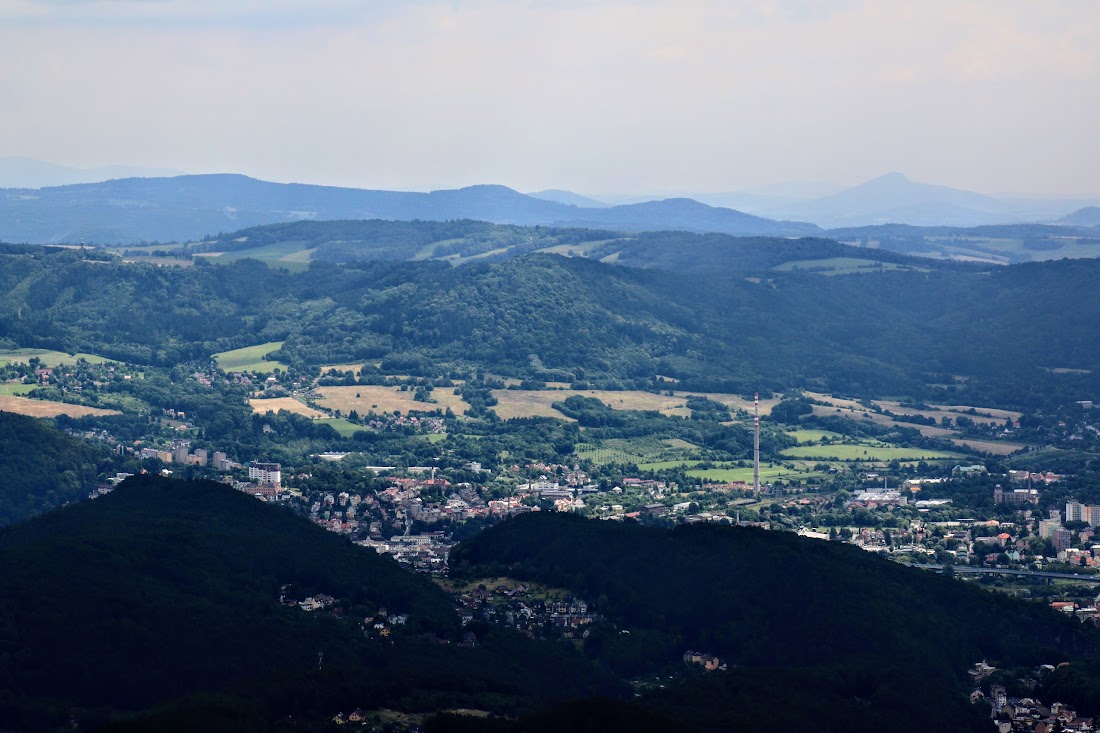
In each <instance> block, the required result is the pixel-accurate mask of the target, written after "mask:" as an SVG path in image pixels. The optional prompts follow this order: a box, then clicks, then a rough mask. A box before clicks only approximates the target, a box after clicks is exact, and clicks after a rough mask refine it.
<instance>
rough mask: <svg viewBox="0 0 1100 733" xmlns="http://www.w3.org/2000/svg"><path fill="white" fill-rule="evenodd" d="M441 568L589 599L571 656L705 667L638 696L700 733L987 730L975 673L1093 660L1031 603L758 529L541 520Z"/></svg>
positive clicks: (511, 529) (1067, 628)
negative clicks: (988, 665)
mask: <svg viewBox="0 0 1100 733" xmlns="http://www.w3.org/2000/svg"><path fill="white" fill-rule="evenodd" d="M451 567H452V573H453V574H456V575H462V576H465V577H495V576H497V575H501V574H504V575H508V576H509V577H515V578H520V579H527V580H532V581H538V582H542V583H548V584H552V585H558V586H563V587H567V588H570V589H572V590H574V591H576V592H577V593H579V594H581V595H583V596H584V597H585V598H593V599H599V600H598V604H599V606H600V608H601V609H603V611H604V612H605V613H606V614H607V617H608V619H609V621H610V622H611V625H610V626H608V627H596V628H593V629H592V631H591V633H590V634H589V635H588V636H587V638H586V640H585V642H584V647H585V652H586V654H588V655H589V656H591V657H592V658H593V659H596V660H599V661H601V662H602V663H604V664H606V665H608V666H610V667H611V668H614V669H618V670H620V671H622V672H624V673H628V674H634V675H639V676H641V675H644V674H645V673H649V674H650V675H653V674H658V673H659V672H660V670H662V669H668V668H670V667H675V666H676V665H678V664H680V656H681V655H682V654H683V652H684V650H687V649H693V650H696V651H700V652H707V653H710V654H714V655H717V656H718V657H719V658H720V659H721V660H723V661H724V662H725V663H726V664H727V665H728V668H729V669H728V671H727V672H725V673H712V674H710V675H700V676H699V677H698V678H696V679H689V680H687V681H685V682H682V683H678V684H675V685H671V684H670V686H669V687H668V688H667V689H664V690H654V691H652V692H651V693H649V694H648V695H646V696H643V698H642V699H641V702H642V704H644V705H646V706H652V707H653V708H654V709H656V710H659V711H661V712H663V713H665V714H666V715H668V716H669V717H670V718H671V719H674V720H679V721H685V722H690V723H691V724H692V725H693V726H698V728H697V729H703V730H711V729H713V730H723V729H728V727H729V726H731V725H735V724H737V721H740V724H741V725H745V726H746V729H754V728H755V727H756V725H759V726H763V727H767V726H768V725H774V726H776V727H777V729H786V728H788V727H790V728H792V729H802V728H803V727H804V726H805V727H806V728H807V729H809V728H812V729H814V730H823V731H824V730H837V731H840V730H867V731H871V730H882V729H889V730H914V731H915V730H941V731H950V730H983V729H985V726H986V725H988V723H987V722H983V721H982V720H981V719H980V715H979V714H978V713H977V711H976V710H975V709H974V708H972V707H971V706H970V705H969V704H968V703H967V702H966V701H965V694H966V693H967V692H968V691H969V689H970V688H969V686H968V678H967V675H966V670H967V668H968V667H969V666H970V665H972V664H973V663H974V662H975V661H977V660H980V659H983V658H984V659H988V660H990V661H991V662H992V663H995V664H1004V665H1009V666H1011V665H1020V666H1028V665H1036V664H1039V663H1041V662H1042V661H1043V660H1046V661H1047V662H1050V663H1057V661H1065V660H1068V659H1073V658H1091V657H1093V656H1095V654H1096V653H1097V652H1098V651H1100V634H1098V633H1097V632H1096V631H1095V630H1094V629H1089V628H1085V627H1082V626H1081V625H1080V624H1079V623H1078V622H1076V621H1075V620H1074V619H1071V618H1066V617H1065V616H1064V615H1062V614H1059V613H1057V612H1055V611H1053V610H1051V609H1049V608H1047V607H1045V606H1043V605H1040V604H1030V603H1027V602H1023V601H1019V600H1016V599H1012V598H1008V597H1006V596H1003V595H996V594H992V593H989V592H987V591H984V590H981V589H979V588H976V587H972V586H968V585H966V584H964V583H962V582H959V581H956V580H953V579H950V578H944V577H942V576H938V575H934V574H931V573H928V572H925V571H920V570H915V569H910V568H906V567H903V566H900V565H898V564H895V563H892V562H890V561H888V560H885V559H882V558H879V557H877V556H874V555H872V554H870V553H866V552H864V551H862V550H860V549H858V548H856V547H853V546H851V545H842V544H838V543H828V542H823V541H819V540H810V539H804V538H801V537H798V536H795V535H793V534H788V533H776V532H767V531H764V530H759V529H744V528H731V527H719V526H709V525H694V526H680V527H677V528H675V529H659V528H651V527H645V526H642V525H639V524H635V523H625V524H620V523H616V522H606V521H603V522H601V521H597V520H586V519H580V518H578V517H574V516H567V515H561V514H549V513H537V514H530V515H524V516H520V517H517V518H516V519H514V520H510V521H508V522H506V523H503V524H500V525H497V526H495V527H492V528H489V529H487V530H486V531H484V532H483V533H481V534H480V535H478V536H476V537H474V538H473V539H471V540H467V541H465V542H463V543H462V544H460V545H459V546H458V547H457V548H455V550H454V551H453V552H452V555H451ZM625 632H629V633H625ZM916 660H919V663H917V664H916V665H914V662H916ZM754 702H755V704H753V703H754ZM811 720H812V721H813V723H812V724H808V723H807V721H811ZM754 724H756V725H754Z"/></svg>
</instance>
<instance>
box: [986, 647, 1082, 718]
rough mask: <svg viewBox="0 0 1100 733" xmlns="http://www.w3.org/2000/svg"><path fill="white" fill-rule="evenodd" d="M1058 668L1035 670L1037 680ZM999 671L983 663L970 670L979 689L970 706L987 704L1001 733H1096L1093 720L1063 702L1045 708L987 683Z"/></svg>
mask: <svg viewBox="0 0 1100 733" xmlns="http://www.w3.org/2000/svg"><path fill="white" fill-rule="evenodd" d="M1054 670H1055V667H1054V666H1053V665H1050V664H1044V665H1042V666H1040V667H1039V668H1038V669H1037V670H1036V676H1037V677H1042V676H1044V675H1047V674H1050V673H1052V672H1054ZM996 671H997V668H996V667H993V666H991V665H989V664H986V662H985V661H984V660H983V661H981V662H978V663H977V664H975V665H974V666H973V668H971V670H970V672H969V674H970V678H971V680H972V681H973V682H974V684H975V685H976V686H975V688H974V690H973V692H971V693H970V702H972V703H975V704H977V703H979V702H983V701H985V702H988V703H989V705H990V716H991V717H992V718H993V722H994V724H995V725H996V726H997V731H998V733H1054V732H1055V731H1075V732H1076V733H1093V732H1094V731H1096V722H1095V720H1094V719H1093V718H1081V717H1078V715H1077V711H1075V710H1074V709H1073V708H1071V707H1070V706H1069V705H1065V704H1063V703H1060V702H1055V703H1052V704H1051V705H1046V704H1044V703H1043V702H1042V701H1041V700H1038V699H1036V698H1033V697H1009V696H1008V693H1007V690H1006V689H1005V687H1004V685H1000V684H996V683H988V680H989V677H990V676H991V675H992V674H993V673H994V672H996ZM983 688H984V689H983Z"/></svg>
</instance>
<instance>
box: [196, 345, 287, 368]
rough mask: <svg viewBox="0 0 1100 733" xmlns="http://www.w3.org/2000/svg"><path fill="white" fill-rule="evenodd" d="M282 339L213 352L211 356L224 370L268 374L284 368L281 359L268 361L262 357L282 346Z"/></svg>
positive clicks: (285, 366) (284, 365)
mask: <svg viewBox="0 0 1100 733" xmlns="http://www.w3.org/2000/svg"><path fill="white" fill-rule="evenodd" d="M282 346H283V342H282V341H270V342H268V343H266V344H258V345H256V346H246V347H244V348H243V349H233V350H232V351H223V352H221V353H220V354H214V356H213V358H214V360H215V361H216V362H218V367H219V368H220V369H221V370H222V371H225V372H257V373H259V374H270V373H271V372H273V371H275V370H276V369H281V370H284V371H285V370H286V369H287V365H286V364H283V363H282V362H281V361H268V360H265V359H264V357H265V356H267V355H268V354H270V353H271V352H272V351H276V350H278V349H280V348H282Z"/></svg>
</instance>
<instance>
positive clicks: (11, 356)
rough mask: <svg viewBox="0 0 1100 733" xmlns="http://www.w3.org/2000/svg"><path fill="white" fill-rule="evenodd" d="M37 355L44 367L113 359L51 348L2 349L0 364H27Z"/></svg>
mask: <svg viewBox="0 0 1100 733" xmlns="http://www.w3.org/2000/svg"><path fill="white" fill-rule="evenodd" d="M35 356H37V357H38V358H39V359H40V360H41V361H42V366H44V367H55V366H58V365H60V364H65V365H66V366H70V365H72V364H75V363H76V362H77V360H78V359H83V360H84V361H86V362H88V363H89V364H105V363H107V362H109V361H112V360H111V359H107V358H104V357H102V356H96V355H95V354H83V353H76V354H66V353H65V352H63V351H51V350H50V349H0V364H12V363H23V364H27V363H29V362H30V359H31V357H35Z"/></svg>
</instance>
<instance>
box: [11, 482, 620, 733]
mask: <svg viewBox="0 0 1100 733" xmlns="http://www.w3.org/2000/svg"><path fill="white" fill-rule="evenodd" d="M0 568H3V576H4V582H3V583H2V584H0V721H2V725H3V726H4V728H5V729H18V730H28V729H50V730H56V729H57V728H58V727H59V726H62V725H64V726H66V727H67V726H69V725H70V724H76V725H79V726H80V728H81V729H89V728H91V727H94V724H95V723H97V722H99V723H102V722H105V720H107V719H109V718H110V717H113V716H114V715H118V714H131V713H133V712H136V711H140V710H144V709H148V708H150V707H151V706H159V705H165V704H169V703H173V704H179V705H181V706H182V707H183V708H184V709H187V708H191V707H194V706H195V705H200V706H201V705H202V702H201V701H198V702H196V701H195V700H194V699H191V700H190V701H189V700H186V699H185V698H187V697H188V696H192V695H196V694H200V693H207V694H210V693H216V694H218V695H219V697H218V698H217V700H218V705H219V706H220V707H223V708H226V707H227V708H229V709H231V710H237V711H247V712H250V713H251V714H253V715H254V716H257V717H258V718H259V719H260V720H261V721H266V723H267V725H258V726H257V729H261V730H263V729H269V727H268V726H270V724H271V722H272V721H273V720H279V719H282V720H286V718H287V716H288V715H293V716H299V715H300V716H302V717H304V718H305V719H308V720H324V719H327V718H328V717H329V716H331V715H332V714H333V712H334V711H337V710H341V709H344V710H351V709H355V708H356V707H360V706H361V707H364V708H385V707H399V708H403V709H407V710H434V709H441V708H447V707H453V706H460V707H482V708H484V709H492V710H495V711H498V712H501V713H511V714H515V713H516V712H522V711H523V710H529V709H531V708H532V707H535V706H538V705H540V704H545V703H547V702H553V701H560V700H566V699H572V698H575V697H579V696H582V695H594V694H614V693H618V692H620V691H621V689H622V686H621V685H620V684H619V683H617V682H615V681H614V680H612V679H611V678H610V676H609V675H606V674H604V673H601V672H599V671H598V670H596V669H595V667H593V666H592V665H589V664H587V663H585V662H584V661H583V660H582V659H580V658H579V657H577V656H576V655H568V654H565V655H563V654H562V653H561V651H560V650H555V649H554V648H553V647H552V646H549V645H547V646H545V647H544V646H542V645H539V644H536V643H535V642H533V641H529V640H527V639H523V638H519V637H513V636H512V635H510V634H507V633H504V632H503V631H502V632H500V634H499V635H497V636H493V635H492V634H488V635H486V636H485V638H484V639H483V643H482V645H481V646H480V647H479V648H477V649H463V648H459V647H458V646H457V645H456V644H454V643H453V642H456V641H458V640H459V637H458V636H457V634H458V633H459V624H458V618H457V616H456V615H455V614H454V612H453V611H452V609H451V603H450V599H449V598H448V597H447V596H446V595H445V594H444V593H443V592H442V591H441V590H439V589H438V588H437V587H436V586H435V584H433V583H432V582H431V580H430V579H429V578H427V577H425V576H422V575H417V574H414V573H412V572H411V571H408V570H405V569H403V568H401V567H400V566H399V565H398V564H397V563H396V561H394V560H393V559H391V558H389V557H385V556H381V555H378V554H376V553H375V552H374V551H373V550H369V549H365V548H361V547H358V546H356V545H354V544H352V543H350V542H348V541H347V539H345V538H343V537H340V536H338V535H335V534H333V533H330V532H327V531H325V530H324V529H322V528H320V527H317V526H315V525H313V524H311V523H310V522H308V521H307V520H305V519H303V518H300V517H297V516H295V515H293V514H292V513H290V512H289V511H287V510H286V509H283V508H281V507H274V506H268V505H265V504H264V503H263V502H260V501H257V500H256V499H255V498H253V497H251V496H248V495H246V494H242V493H239V492H236V491H234V490H232V489H231V488H229V487H227V486H225V485H223V484H219V483H214V482H181V481H172V480H168V479H162V478H155V477H150V476H144V477H136V478H132V479H129V480H127V481H126V482H124V483H123V484H121V485H120V487H119V488H118V489H116V490H115V491H114V492H113V493H111V494H109V495H107V496H105V497H103V498H100V499H96V500H94V501H89V502H83V503H80V504H76V505H73V506H71V507H68V508H66V509H63V510H60V511H58V512H54V513H51V514H49V515H46V516H44V517H40V518H38V519H34V520H31V521H30V522H27V523H25V524H21V525H16V526H13V527H9V528H7V529H6V530H4V531H3V532H0ZM318 594H322V595H325V596H330V597H331V598H332V599H334V600H333V601H332V602H331V605H330V606H327V607H326V608H325V609H324V610H315V611H306V610H303V609H302V608H299V607H298V606H297V605H294V604H291V605H287V604H285V603H280V598H281V597H282V598H283V599H284V600H298V601H301V600H303V599H305V598H307V597H314V596H317V595H318ZM28 599H33V603H31V602H28ZM382 609H385V610H386V615H385V616H384V615H383V612H382ZM406 614H407V620H406V621H405V623H403V624H399V623H396V622H394V623H390V622H389V621H386V623H387V628H391V627H392V628H391V631H392V633H391V634H390V635H389V636H388V637H381V636H380V635H379V634H378V633H377V632H376V630H375V629H374V627H373V622H374V621H378V620H381V619H384V618H385V619H392V617H393V616H397V615H406ZM366 619H371V622H372V623H370V624H367V625H366V627H364V624H366V623H367V622H366ZM365 629H368V630H369V631H367V632H366V633H365ZM387 633H390V632H387ZM372 635H373V637H372ZM319 655H323V656H319ZM515 658H522V659H525V660H527V662H528V663H529V665H530V666H529V667H523V668H517V665H516V664H515V663H514V660H515ZM429 660H430V661H429ZM319 665H321V667H320V668H319ZM559 677H560V678H561V679H560V683H556V684H555V685H550V684H548V682H549V681H550V680H553V679H556V678H559ZM198 729H205V728H204V727H201V726H200V727H199V728H198Z"/></svg>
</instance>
